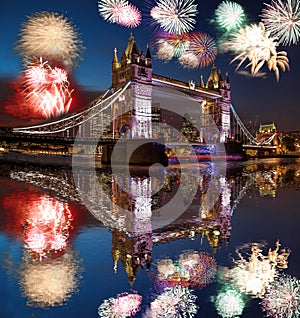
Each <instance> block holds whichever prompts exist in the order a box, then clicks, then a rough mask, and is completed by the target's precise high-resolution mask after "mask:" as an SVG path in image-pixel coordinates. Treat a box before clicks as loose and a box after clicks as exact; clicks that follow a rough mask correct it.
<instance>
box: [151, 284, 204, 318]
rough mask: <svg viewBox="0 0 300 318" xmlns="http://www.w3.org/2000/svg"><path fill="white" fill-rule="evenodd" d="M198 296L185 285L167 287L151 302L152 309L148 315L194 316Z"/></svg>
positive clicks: (178, 317)
mask: <svg viewBox="0 0 300 318" xmlns="http://www.w3.org/2000/svg"><path fill="white" fill-rule="evenodd" d="M196 298H197V296H195V295H193V294H192V293H191V292H190V290H189V289H188V288H185V287H181V286H175V287H173V288H165V289H164V292H163V293H162V294H161V295H159V296H158V297H157V298H156V299H155V300H154V301H153V302H152V303H151V304H150V309H149V310H148V311H147V312H146V317H149V318H165V317H177V318H181V317H182V318H183V317H191V318H192V317H194V316H195V314H196V313H197V309H198V307H197V305H196V304H195V301H196Z"/></svg>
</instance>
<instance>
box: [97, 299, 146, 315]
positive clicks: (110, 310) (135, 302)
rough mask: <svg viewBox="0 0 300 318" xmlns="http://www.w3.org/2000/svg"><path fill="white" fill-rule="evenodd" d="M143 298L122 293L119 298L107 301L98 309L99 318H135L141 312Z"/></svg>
mask: <svg viewBox="0 0 300 318" xmlns="http://www.w3.org/2000/svg"><path fill="white" fill-rule="evenodd" d="M141 302H142V296H140V295H138V294H136V293H133V294H128V293H122V294H119V295H118V296H117V298H114V297H110V298H108V299H105V300H104V302H103V303H102V304H101V305H100V306H99V308H98V314H99V317H101V318H102V317H103V318H104V317H107V318H111V317H115V318H126V317H132V316H134V315H135V314H136V313H137V312H138V311H139V310H140V305H141Z"/></svg>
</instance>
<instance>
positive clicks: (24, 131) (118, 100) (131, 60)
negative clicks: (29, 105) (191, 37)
mask: <svg viewBox="0 0 300 318" xmlns="http://www.w3.org/2000/svg"><path fill="white" fill-rule="evenodd" d="M161 88H164V89H172V91H174V92H178V93H183V94H185V96H188V97H189V98H190V99H191V100H193V102H194V103H197V105H198V106H197V107H198V109H197V111H198V113H199V115H198V118H196V120H197V121H198V122H199V125H198V128H197V129H196V132H195V136H194V137H195V139H194V140H193V143H196V144H198V145H201V144H203V145H204V144H211V145H215V144H218V143H220V144H221V143H227V142H228V141H238V142H240V143H242V144H243V147H244V149H264V150H265V149H267V150H268V151H275V150H276V145H274V140H275V139H276V138H275V137H276V133H274V134H273V135H271V136H270V137H269V138H267V139H264V140H261V139H260V140H259V139H257V138H256V137H255V136H253V135H252V134H251V133H250V132H249V130H248V129H247V128H246V126H245V125H244V123H243V122H242V120H241V119H240V118H239V116H238V114H237V112H236V110H235V109H234V107H233V105H232V102H231V85H230V81H229V77H228V74H227V73H226V74H225V77H224V79H223V77H222V75H221V72H220V71H219V70H217V68H216V66H215V65H213V67H212V69H211V73H210V75H209V77H208V79H207V81H206V83H205V82H204V79H203V77H202V76H201V77H200V81H199V84H197V83H196V82H195V81H192V80H191V81H188V83H186V82H182V81H180V80H177V79H172V78H168V77H164V76H160V75H156V74H153V73H152V57H151V54H150V50H149V48H147V50H146V53H144V52H143V51H140V50H139V49H138V47H137V44H136V42H135V39H134V37H133V36H132V35H130V38H129V40H128V44H127V47H126V49H125V51H124V52H123V54H122V55H121V57H120V59H119V57H118V54H117V50H116V49H115V50H114V54H113V60H112V85H111V87H110V88H109V89H108V90H107V91H106V92H105V93H104V94H102V95H101V96H99V97H98V98H96V99H95V100H94V101H92V102H91V103H90V104H89V105H87V106H86V107H85V108H84V109H83V110H82V111H80V112H78V113H75V114H66V115H65V116H64V117H61V118H56V119H54V120H52V121H49V122H45V123H41V124H38V125H32V126H27V127H18V128H13V129H12V131H11V132H9V133H7V132H5V133H0V135H1V140H2V141H3V140H6V141H7V142H8V143H13V140H14V139H18V140H19V141H20V142H22V143H23V144H24V145H25V146H24V147H26V146H28V144H29V143H30V142H31V143H32V142H33V143H45V144H46V143H53V144H54V145H57V144H58V145H71V146H72V144H73V143H74V141H75V139H76V141H77V144H80V142H82V144H91V145H95V144H96V145H97V146H99V145H102V148H103V147H104V148H105V147H106V145H109V147H111V146H114V145H115V144H116V143H117V141H118V140H120V139H125V140H126V141H127V143H128V144H130V143H131V142H132V140H133V139H137V140H146V139H149V140H150V141H155V140H157V142H161V141H162V140H161V139H159V138H158V137H159V136H160V137H161V135H160V133H161V125H159V124H161V123H162V117H163V112H164V110H163V107H164V105H158V107H156V105H155V103H154V102H153V93H154V92H155V91H157V90H159V89H161ZM182 106H183V107H185V106H186V105H182ZM183 107H182V108H183ZM174 112H175V113H176V110H174ZM212 126H214V127H216V128H217V133H216V131H215V130H213V129H212ZM163 137H164V136H163ZM169 137H170V136H168V138H169ZM163 141H166V140H165V138H163ZM190 141H191V140H189V141H188V142H190ZM166 142H168V141H166ZM170 142H171V143H172V144H174V142H175V143H176V142H177V143H179V142H182V141H179V140H177V139H176V138H175V139H173V140H171V141H170ZM74 151H75V152H76V149H75V148H74V147H68V152H71V153H74ZM97 151H98V148H97V149H95V152H97ZM153 159H154V158H153Z"/></svg>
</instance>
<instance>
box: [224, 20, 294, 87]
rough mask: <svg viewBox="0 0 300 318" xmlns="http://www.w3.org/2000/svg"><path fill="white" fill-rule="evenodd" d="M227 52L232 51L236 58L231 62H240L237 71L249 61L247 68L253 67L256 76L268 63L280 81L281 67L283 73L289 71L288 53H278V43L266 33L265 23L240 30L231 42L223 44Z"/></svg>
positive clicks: (252, 71) (233, 35)
mask: <svg viewBox="0 0 300 318" xmlns="http://www.w3.org/2000/svg"><path fill="white" fill-rule="evenodd" d="M223 46H224V48H225V50H228V51H232V52H234V53H235V54H236V57H235V58H234V59H233V60H232V61H231V63H232V62H235V61H239V64H238V66H237V67H236V70H237V69H239V67H240V66H241V65H242V64H243V63H244V62H245V61H246V60H247V59H248V60H249V63H248V64H247V65H246V67H248V66H251V73H252V75H253V76H255V75H256V74H257V73H258V72H259V70H260V69H261V67H262V66H263V65H264V64H265V63H267V64H268V68H269V70H273V71H274V72H275V76H276V79H277V81H279V67H280V68H281V69H282V71H285V70H289V60H288V58H287V54H286V52H284V51H282V52H277V50H276V49H277V46H278V42H276V40H275V38H272V37H270V36H269V33H268V32H266V31H265V27H264V24H263V23H261V22H260V23H259V24H258V25H256V24H252V25H249V26H246V27H245V28H240V30H239V31H238V32H235V33H233V34H232V36H231V40H230V41H225V42H224V43H223Z"/></svg>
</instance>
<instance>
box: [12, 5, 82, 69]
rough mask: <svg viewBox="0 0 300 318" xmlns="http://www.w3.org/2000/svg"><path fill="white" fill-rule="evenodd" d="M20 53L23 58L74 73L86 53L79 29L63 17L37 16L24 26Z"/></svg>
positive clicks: (39, 13) (51, 14) (33, 16)
mask: <svg viewBox="0 0 300 318" xmlns="http://www.w3.org/2000/svg"><path fill="white" fill-rule="evenodd" d="M16 48H17V50H18V51H19V52H20V54H21V56H23V58H26V57H30V58H32V57H37V58H38V57H43V59H44V60H48V61H49V63H50V64H51V65H59V66H60V65H63V66H64V68H68V69H72V67H74V66H75V65H76V62H77V61H78V59H79V58H80V53H81V52H82V50H83V46H82V42H81V40H80V39H79V36H78V32H77V30H76V28H75V27H74V26H73V25H72V24H71V23H70V22H69V21H68V20H67V19H66V18H65V17H64V16H62V15H59V14H57V13H54V12H43V11H42V12H37V13H35V14H33V15H32V16H29V17H28V20H27V21H26V22H24V23H23V28H22V29H21V32H20V39H19V41H18V44H17V47H16Z"/></svg>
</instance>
